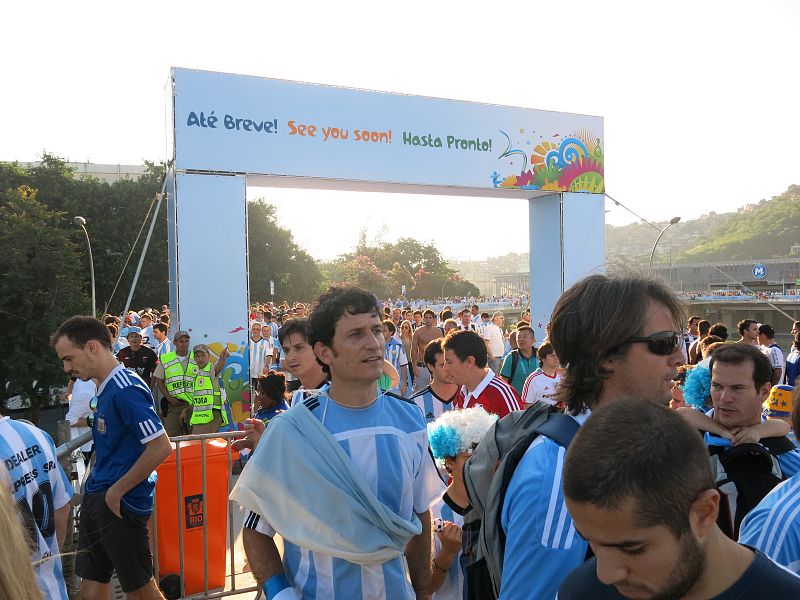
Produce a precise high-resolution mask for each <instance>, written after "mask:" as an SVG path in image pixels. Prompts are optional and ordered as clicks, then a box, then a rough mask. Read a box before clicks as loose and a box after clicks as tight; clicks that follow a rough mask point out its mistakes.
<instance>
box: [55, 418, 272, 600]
mask: <svg viewBox="0 0 800 600" xmlns="http://www.w3.org/2000/svg"><path fill="white" fill-rule="evenodd" d="M62 423H66V422H63V421H62V422H60V423H59V440H61V439H65V437H64V436H66V439H68V438H69V430H68V429H67V428H65V427H63V426H62ZM67 425H68V424H67ZM241 436H242V433H241V432H236V431H234V432H225V433H209V434H199V435H183V436H178V437H173V438H170V439H171V441H172V443H173V446H174V448H175V451H174V452H175V474H176V475H175V482H174V485H175V488H176V492H177V493H176V496H177V507H176V508H177V513H176V517H177V520H178V528H177V530H178V539H177V543H178V557H179V565H180V568H179V573H177V575H178V577H179V582H180V583H179V586H180V596H179V597H180V598H188V597H191V598H195V599H209V600H210V599H212V598H223V597H226V596H232V595H235V594H245V593H249V592H256V593H257V594H258V595H260V590H259V588H258V586H257V585H252V584H251V583H250V582H249V581H246V582H243V583H245V585H244V587H241V588H237V577H236V575H237V573H236V535H235V534H236V532H235V530H234V510H235V508H236V507H235V506H234V502H233V501H232V500H230V499H229V496H230V492H231V489H232V488H233V482H234V475H233V464H234V461H233V450H232V447H231V444H232V442H233V441H234V440H235V439H236V438H238V437H241ZM90 439H91V432H88V433H86V434H83V435H81V436H80V437H77V438H75V439H74V440H70V441H66V442H64V443H61V444H60V445H59V446H58V448H57V449H56V455H57V456H58V458H59V460H60V461H61V463H62V466H64V467H65V470H67V472H68V475H70V479H71V480H72V481H73V482H74V484H75V492H76V495H75V499H74V501H73V502H74V510H73V517H74V518H73V519H71V521H70V526H71V531H68V533H67V540H68V543H67V544H66V546H67V547H66V548H65V549H64V551H65V554H66V553H67V551H72V554H74V548H75V544H74V542H75V541H77V531H78V523H79V520H80V502H81V500H82V494H81V493H80V492H81V491H82V487H83V486H82V484H81V483H79V482H78V481H77V475H76V474H73V472H74V469H75V463H76V462H77V458H76V456H77V450H78V448H80V446H82V445H83V444H85V443H86V442H87V441H89V440H90ZM220 439H221V440H224V441H225V444H226V449H225V460H226V467H227V469H226V472H227V482H226V484H227V485H226V496H225V502H226V503H227V513H228V516H227V524H226V528H225V529H226V531H225V535H226V537H227V540H226V541H227V544H226V546H227V554H228V561H227V565H226V577H225V579H226V581H227V580H228V579H229V580H230V585H227V584H226V585H225V586H224V588H223V589H220V588H215V589H209V579H208V569H207V568H204V569H203V571H204V577H203V589H202V592H198V593H193V594H192V595H191V596H186V594H185V590H186V587H185V583H186V565H185V560H184V556H185V549H186V548H185V545H186V540H185V533H184V527H183V523H184V522H185V511H186V507H185V506H184V498H183V477H182V473H183V465H182V462H181V461H182V454H183V453H185V444H184V442H199V443H200V469H201V479H202V491H201V495H202V498H201V502H202V506H204V507H205V506H207V498H208V489H209V488H208V484H209V481H208V473H207V443H208V441H209V440H220ZM90 469H91V464H90V466H89V468H88V470H87V476H88V473H89V471H90ZM85 479H86V477H84V481H85ZM164 483H167V482H166V481H164V480H163V475H162V476H161V484H162V485H163V484H164ZM213 484H214V485H219V484H220V482H219V481H214V482H213ZM218 493H219V492H218ZM158 510H159V502H158V491H156V501H155V502H154V508H153V515H152V517H151V521H150V523H151V531H152V533H153V535H152V549H153V569H154V576H155V579H156V581H160V580H161V577H162V576H163V575H164V574H163V573H161V572H160V568H159V556H158V554H159V550H158V548H159V530H158V520H159V519H158ZM162 510H164V508H163V506H162ZM202 527H203V529H202V538H203V561H204V567H207V566H208V556H209V535H210V532H209V529H208V519H207V518H203V525H202ZM213 534H217V535H218V533H217V532H214V533H212V534H211V535H213ZM70 542H72V543H70ZM72 562H73V561H70V560H66V561H65V575H66V576H68V577H69V579H70V581H68V586H67V587H68V590H69V591H70V597H71V598H72V597H73V594H74V593H76V592H77V581H76V580H75V578H74V576H73V575H72ZM242 581H243V580H242V579H241V578H240V582H242ZM70 584H71V585H70ZM258 595H256V596H255V597H258ZM114 597H116V596H114Z"/></svg>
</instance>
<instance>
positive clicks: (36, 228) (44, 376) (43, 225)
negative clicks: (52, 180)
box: [0, 165, 91, 421]
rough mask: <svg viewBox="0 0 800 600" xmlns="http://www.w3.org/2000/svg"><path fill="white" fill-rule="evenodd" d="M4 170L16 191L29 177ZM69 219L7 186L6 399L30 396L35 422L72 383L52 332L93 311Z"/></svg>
mask: <svg viewBox="0 0 800 600" xmlns="http://www.w3.org/2000/svg"><path fill="white" fill-rule="evenodd" d="M0 171H2V175H0V176H2V177H3V181H4V182H5V181H7V182H11V184H12V185H13V183H19V182H20V181H23V180H24V179H25V174H24V172H23V171H21V170H20V169H19V168H18V167H16V166H13V165H11V166H9V165H0ZM64 219H65V213H62V212H57V211H54V210H51V209H50V208H48V207H47V206H45V205H44V204H43V203H41V202H39V201H38V199H37V195H36V191H35V190H33V189H32V188H30V187H27V186H25V185H18V186H17V187H3V188H0V240H2V247H1V248H0V328H2V331H3V334H4V337H5V348H4V351H3V360H2V361H0V382H2V384H3V385H4V386H5V389H4V391H3V392H2V396H4V397H11V396H15V395H16V394H20V393H21V394H24V395H27V396H28V397H30V399H31V402H32V414H31V415H29V416H30V418H31V419H32V420H34V421H35V420H36V418H37V415H38V408H39V406H40V404H41V403H42V402H45V401H46V400H47V399H48V390H49V389H50V388H51V387H56V386H62V385H64V383H65V382H66V376H65V374H64V371H63V369H62V367H61V363H60V361H59V360H58V357H57V356H56V355H55V353H54V352H52V351H51V350H50V349H49V348H48V342H49V338H50V334H51V333H52V332H53V331H54V330H55V329H56V328H57V327H58V325H59V324H60V323H61V322H62V321H64V320H65V319H66V318H68V317H70V316H72V315H74V314H80V313H83V314H88V313H89V312H91V310H90V309H91V303H90V300H89V298H88V296H87V295H86V294H85V293H84V290H83V288H82V285H81V284H82V279H83V275H84V272H85V269H84V267H83V265H82V264H81V263H82V261H81V254H80V249H79V247H78V246H77V244H76V242H75V239H74V238H75V236H74V231H73V230H72V229H70V230H65V229H64V228H63V227H62V223H63V222H64Z"/></svg>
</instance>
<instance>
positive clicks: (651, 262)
mask: <svg viewBox="0 0 800 600" xmlns="http://www.w3.org/2000/svg"><path fill="white" fill-rule="evenodd" d="M680 220H681V218H680V217H672V218H671V219H670V220H669V223H667V226H666V227H664V229H662V230H661V233H659V234H658V237H657V238H656V243H655V244H653V251H652V252H651V253H650V262H649V263H647V271H648V272H650V271H652V269H653V256H655V253H656V246H658V242H659V240H660V239H661V236H662V235H664V232H665V231H666V230H667V229H669V228H670V227H672V226H673V225H675V223H677V222H678V221H680Z"/></svg>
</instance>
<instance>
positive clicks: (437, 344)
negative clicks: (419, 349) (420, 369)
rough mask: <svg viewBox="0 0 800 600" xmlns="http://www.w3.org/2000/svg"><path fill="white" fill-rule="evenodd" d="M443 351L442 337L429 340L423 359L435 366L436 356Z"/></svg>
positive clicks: (427, 363)
mask: <svg viewBox="0 0 800 600" xmlns="http://www.w3.org/2000/svg"><path fill="white" fill-rule="evenodd" d="M443 352H444V350H443V349H442V338H436V339H435V340H432V341H430V342H428V345H427V346H425V354H424V355H423V358H422V360H424V361H425V364H426V365H431V366H433V365H435V364H436V357H437V356H439V355H440V354H442V353H443Z"/></svg>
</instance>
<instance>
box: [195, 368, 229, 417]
mask: <svg viewBox="0 0 800 600" xmlns="http://www.w3.org/2000/svg"><path fill="white" fill-rule="evenodd" d="M212 366H213V365H212V364H211V363H208V364H207V365H206V366H205V367H203V369H200V370H199V371H198V372H197V375H196V376H195V378H194V382H193V405H194V406H193V407H192V418H191V419H190V421H189V425H204V424H205V423H210V422H211V421H213V420H214V412H213V411H214V410H218V411H220V413H221V417H222V425H223V426H224V425H227V424H228V414H227V413H226V412H225V407H224V406H223V405H222V394H221V392H220V389H219V383H218V382H217V381H215V379H216V378H214V377H212V376H211V372H212V371H211V369H212ZM195 368H197V367H196V366H195Z"/></svg>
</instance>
